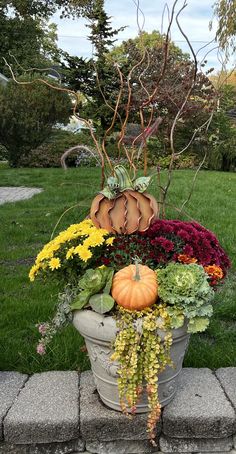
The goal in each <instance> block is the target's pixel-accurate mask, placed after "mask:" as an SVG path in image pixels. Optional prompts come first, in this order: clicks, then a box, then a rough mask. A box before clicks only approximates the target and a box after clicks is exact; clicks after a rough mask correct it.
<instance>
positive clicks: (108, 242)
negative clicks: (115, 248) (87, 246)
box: [106, 236, 115, 245]
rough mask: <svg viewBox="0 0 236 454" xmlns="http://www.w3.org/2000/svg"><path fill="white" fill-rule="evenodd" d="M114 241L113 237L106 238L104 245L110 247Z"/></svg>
mask: <svg viewBox="0 0 236 454" xmlns="http://www.w3.org/2000/svg"><path fill="white" fill-rule="evenodd" d="M114 239H115V237H114V236H111V237H110V238H107V240H106V244H108V245H111V244H113V241H114Z"/></svg>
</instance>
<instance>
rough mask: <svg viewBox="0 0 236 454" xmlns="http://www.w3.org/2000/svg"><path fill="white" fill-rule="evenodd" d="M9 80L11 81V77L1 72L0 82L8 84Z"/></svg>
mask: <svg viewBox="0 0 236 454" xmlns="http://www.w3.org/2000/svg"><path fill="white" fill-rule="evenodd" d="M8 81H9V79H8V78H7V77H6V76H4V75H3V74H2V73H0V84H2V85H7V82H8Z"/></svg>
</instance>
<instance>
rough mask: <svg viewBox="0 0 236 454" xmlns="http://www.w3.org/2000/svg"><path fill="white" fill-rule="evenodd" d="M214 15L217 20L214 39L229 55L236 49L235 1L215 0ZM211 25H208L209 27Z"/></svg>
mask: <svg viewBox="0 0 236 454" xmlns="http://www.w3.org/2000/svg"><path fill="white" fill-rule="evenodd" d="M214 13H215V16H216V17H217V19H218V28H217V32H216V38H217V39H218V41H219V44H220V47H221V48H222V49H223V50H225V51H226V52H227V54H229V51H230V48H231V49H232V51H233V52H234V51H235V49H236V40H235V37H236V0H217V2H216V3H215V5H214ZM211 25H212V24H210V26H211Z"/></svg>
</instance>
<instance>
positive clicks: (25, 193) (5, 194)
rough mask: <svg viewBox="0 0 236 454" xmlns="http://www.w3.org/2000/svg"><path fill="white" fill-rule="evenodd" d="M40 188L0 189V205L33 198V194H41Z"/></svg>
mask: <svg viewBox="0 0 236 454" xmlns="http://www.w3.org/2000/svg"><path fill="white" fill-rule="evenodd" d="M42 191H43V189H41V188H25V187H23V186H18V187H0V205H3V204H4V203H7V202H18V201H20V200H26V199H30V198H31V197H33V196H34V195H35V194H39V193H40V192H42Z"/></svg>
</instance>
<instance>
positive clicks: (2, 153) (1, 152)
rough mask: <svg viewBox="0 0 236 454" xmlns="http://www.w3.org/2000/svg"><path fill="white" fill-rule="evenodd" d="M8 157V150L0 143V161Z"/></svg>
mask: <svg viewBox="0 0 236 454" xmlns="http://www.w3.org/2000/svg"><path fill="white" fill-rule="evenodd" d="M7 159H8V152H7V149H6V147H4V145H1V143H0V161H5V160H7Z"/></svg>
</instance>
